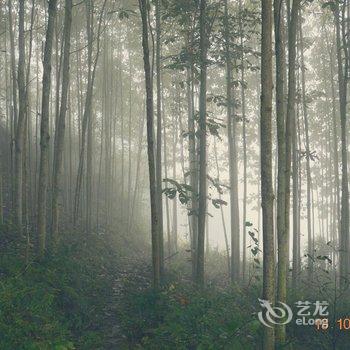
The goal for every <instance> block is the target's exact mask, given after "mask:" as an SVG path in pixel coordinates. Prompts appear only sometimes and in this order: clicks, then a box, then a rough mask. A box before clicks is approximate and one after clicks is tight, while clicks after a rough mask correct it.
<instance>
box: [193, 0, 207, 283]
mask: <svg viewBox="0 0 350 350" xmlns="http://www.w3.org/2000/svg"><path fill="white" fill-rule="evenodd" d="M199 6H200V15H199V35H200V39H199V50H200V62H199V65H200V78H199V81H200V93H199V194H198V195H199V201H198V237H197V239H198V243H197V256H196V258H197V263H196V282H197V283H198V284H199V285H203V284H204V239H205V221H206V220H205V217H206V212H207V208H206V207H207V50H208V38H207V29H206V16H207V1H206V0H201V1H200V5H199Z"/></svg>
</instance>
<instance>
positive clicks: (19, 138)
mask: <svg viewBox="0 0 350 350" xmlns="http://www.w3.org/2000/svg"><path fill="white" fill-rule="evenodd" d="M24 3H25V2H24V0H19V15H18V71H17V83H18V100H19V110H18V120H17V125H16V137H15V222H16V225H17V228H18V231H19V233H20V234H22V231H23V224H22V223H23V217H22V216H23V151H24V149H23V148H24V132H25V123H26V109H27V102H26V87H25V73H24V71H25V37H24V14H25V13H24V12H25V6H24Z"/></svg>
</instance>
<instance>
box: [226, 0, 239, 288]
mask: <svg viewBox="0 0 350 350" xmlns="http://www.w3.org/2000/svg"><path fill="white" fill-rule="evenodd" d="M228 16H229V14H228V3H227V0H225V14H224V30H225V33H224V35H225V60H226V99H227V138H228V145H229V177H230V218H231V269H230V270H231V281H232V282H237V281H238V280H239V274H240V250H239V245H240V242H239V241H240V239H239V224H238V222H239V211H238V176H237V172H238V170H237V150H236V120H235V113H234V97H233V85H232V62H231V53H230V36H229V22H228Z"/></svg>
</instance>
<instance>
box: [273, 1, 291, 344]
mask: <svg viewBox="0 0 350 350" xmlns="http://www.w3.org/2000/svg"><path fill="white" fill-rule="evenodd" d="M283 6H284V1H283V0H274V23H275V54H276V117H277V146H278V165H277V167H278V175H277V176H278V177H277V241H278V276H277V300H278V301H281V302H286V297H287V295H286V294H287V264H288V261H287V259H288V236H287V235H286V230H285V204H286V193H285V190H286V178H285V176H286V141H285V128H286V125H285V92H284V86H285V69H286V68H285V50H284V47H285V43H284V17H283ZM276 340H277V341H278V342H279V343H284V341H285V325H280V326H278V327H277V328H276Z"/></svg>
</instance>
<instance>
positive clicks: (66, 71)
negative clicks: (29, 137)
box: [51, 0, 72, 247]
mask: <svg viewBox="0 0 350 350" xmlns="http://www.w3.org/2000/svg"><path fill="white" fill-rule="evenodd" d="M64 17H65V18H64V29H63V40H64V48H63V65H62V68H63V69H62V72H63V76H62V93H61V106H60V111H59V115H58V118H59V119H58V120H57V122H56V129H55V143H54V158H53V173H52V227H51V230H52V243H53V246H54V247H56V246H57V244H58V240H59V235H58V233H59V195H60V182H61V181H62V180H61V178H62V170H63V169H62V165H63V164H62V163H63V162H62V161H63V150H64V137H65V128H66V112H67V105H68V103H67V101H68V91H69V78H70V62H69V60H70V37H71V25H72V0H65V15H64Z"/></svg>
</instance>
